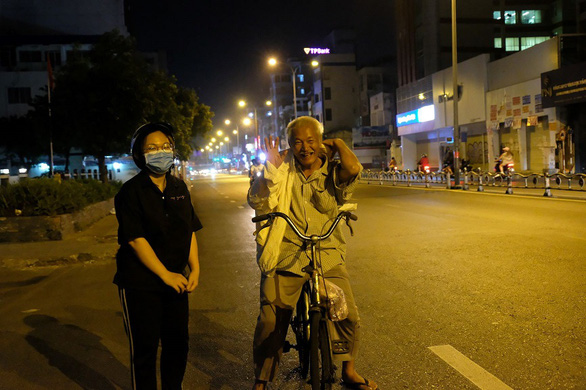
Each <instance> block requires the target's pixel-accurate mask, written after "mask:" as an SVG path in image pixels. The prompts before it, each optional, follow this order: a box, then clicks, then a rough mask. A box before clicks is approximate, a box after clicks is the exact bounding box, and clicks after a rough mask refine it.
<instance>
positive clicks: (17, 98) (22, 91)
mask: <svg viewBox="0 0 586 390" xmlns="http://www.w3.org/2000/svg"><path fill="white" fill-rule="evenodd" d="M30 101H31V89H30V88H27V87H24V88H8V104H27V103H29V102H30Z"/></svg>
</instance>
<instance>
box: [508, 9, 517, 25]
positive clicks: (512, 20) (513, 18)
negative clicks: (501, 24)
mask: <svg viewBox="0 0 586 390" xmlns="http://www.w3.org/2000/svg"><path fill="white" fill-rule="evenodd" d="M516 23H517V12H516V11H505V24H516Z"/></svg>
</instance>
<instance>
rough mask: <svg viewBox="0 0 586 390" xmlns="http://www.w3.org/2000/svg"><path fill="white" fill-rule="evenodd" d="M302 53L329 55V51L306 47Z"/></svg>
mask: <svg viewBox="0 0 586 390" xmlns="http://www.w3.org/2000/svg"><path fill="white" fill-rule="evenodd" d="M303 51H304V52H305V54H330V49H322V48H321V47H306V48H304V49H303Z"/></svg>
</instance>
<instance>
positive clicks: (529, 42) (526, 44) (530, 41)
mask: <svg viewBox="0 0 586 390" xmlns="http://www.w3.org/2000/svg"><path fill="white" fill-rule="evenodd" d="M548 39H549V37H522V38H521V50H525V49H529V48H530V47H532V46H535V45H537V44H539V43H541V42H545V41H547V40H548Z"/></svg>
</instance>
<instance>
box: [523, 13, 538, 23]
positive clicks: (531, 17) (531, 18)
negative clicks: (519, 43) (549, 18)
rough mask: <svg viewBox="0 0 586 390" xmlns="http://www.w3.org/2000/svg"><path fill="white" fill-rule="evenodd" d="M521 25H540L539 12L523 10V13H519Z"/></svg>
mask: <svg viewBox="0 0 586 390" xmlns="http://www.w3.org/2000/svg"><path fill="white" fill-rule="evenodd" d="M521 23H523V24H537V23H541V10H523V11H521Z"/></svg>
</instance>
